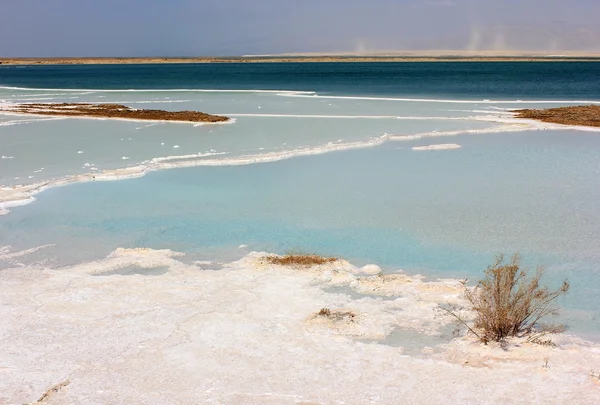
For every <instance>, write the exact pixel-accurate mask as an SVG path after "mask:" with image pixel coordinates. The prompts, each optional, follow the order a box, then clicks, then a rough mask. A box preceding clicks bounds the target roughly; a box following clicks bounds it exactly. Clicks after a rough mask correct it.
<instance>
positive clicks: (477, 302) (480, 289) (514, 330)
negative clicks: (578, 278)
mask: <svg viewBox="0 0 600 405" xmlns="http://www.w3.org/2000/svg"><path fill="white" fill-rule="evenodd" d="M544 273H545V269H544V268H543V267H538V268H536V270H535V272H534V273H533V275H530V272H528V271H527V270H524V269H522V268H521V266H520V259H519V255H517V254H515V255H513V256H512V258H511V259H510V260H509V261H505V258H504V256H502V255H500V256H498V258H497V259H496V262H495V263H494V264H493V265H491V266H489V267H488V268H487V270H486V271H485V277H484V279H483V280H480V281H479V282H478V283H477V286H476V287H475V288H474V289H472V290H470V289H467V290H466V291H465V298H466V299H467V301H468V303H469V306H470V308H471V309H472V310H473V311H474V312H475V322H474V325H473V328H472V327H470V326H469V325H467V323H466V322H465V321H464V320H463V319H462V318H461V317H460V316H458V315H457V314H456V311H452V310H448V309H446V311H447V312H449V313H450V314H451V315H452V316H454V317H455V318H457V319H458V320H459V321H460V322H461V323H462V324H463V325H465V326H466V327H467V328H468V329H469V330H470V331H471V332H473V333H474V334H475V335H476V336H477V337H479V339H480V340H481V341H482V342H484V343H487V342H489V341H496V342H504V341H505V339H506V338H508V337H512V336H516V337H525V336H527V337H529V341H530V342H532V343H538V344H542V345H548V346H551V345H552V341H550V340H547V339H543V338H544V336H545V335H546V334H548V333H561V332H562V331H564V327H563V326H562V325H552V326H549V327H545V328H543V327H542V328H537V327H536V325H537V323H538V322H539V321H540V320H541V319H542V318H544V317H546V316H547V315H553V314H556V313H557V308H556V307H555V305H554V304H555V300H556V299H557V298H558V297H560V296H561V295H563V294H566V293H567V291H569V283H568V282H567V281H566V280H565V281H563V284H562V285H561V286H560V287H559V288H557V289H555V290H551V289H550V288H548V287H546V286H543V285H542V283H541V281H542V278H543V276H544Z"/></svg>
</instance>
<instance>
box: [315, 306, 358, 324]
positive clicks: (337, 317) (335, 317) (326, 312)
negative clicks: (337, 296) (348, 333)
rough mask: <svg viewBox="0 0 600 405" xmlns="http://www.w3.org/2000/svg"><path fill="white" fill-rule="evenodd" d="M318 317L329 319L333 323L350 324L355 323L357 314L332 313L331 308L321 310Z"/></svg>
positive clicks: (346, 312)
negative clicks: (344, 321) (345, 322)
mask: <svg viewBox="0 0 600 405" xmlns="http://www.w3.org/2000/svg"><path fill="white" fill-rule="evenodd" d="M317 316H321V317H324V318H328V319H330V320H332V321H343V320H348V321H350V322H354V318H355V317H356V314H355V313H354V312H350V311H332V310H331V309H329V308H321V310H320V311H319V312H318V313H317Z"/></svg>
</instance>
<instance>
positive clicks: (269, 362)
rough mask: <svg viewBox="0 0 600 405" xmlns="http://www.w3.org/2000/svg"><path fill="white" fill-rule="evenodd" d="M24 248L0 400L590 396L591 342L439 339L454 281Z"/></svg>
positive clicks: (8, 261) (6, 282)
mask: <svg viewBox="0 0 600 405" xmlns="http://www.w3.org/2000/svg"><path fill="white" fill-rule="evenodd" d="M43 248H44V247H41V248H40V249H43ZM36 250H38V249H31V250H29V251H24V252H13V251H11V250H10V249H8V248H0V262H2V263H3V264H4V265H5V267H8V268H6V269H4V270H2V271H1V272H0V283H1V285H2V294H1V295H0V319H1V320H2V321H0V322H2V334H0V344H1V345H2V347H3V348H4V349H3V350H2V351H1V352H0V403H11V404H12V403H31V402H35V401H36V400H38V399H40V397H42V395H44V393H46V392H47V395H46V397H45V400H46V402H47V403H52V404H54V405H66V404H82V403H85V404H122V403H182V404H183V403H199V404H200V403H201V404H232V405H235V404H248V405H252V404H257V405H258V404H260V405H265V404H267V405H268V404H273V405H275V404H277V405H285V404H295V405H296V404H304V405H308V404H321V405H326V404H342V403H343V404H346V405H353V404H356V405H363V404H366V403H369V404H382V405H388V404H398V403H415V404H417V403H418V404H439V403H461V404H462V403H477V404H481V403H523V404H531V403H547V404H562V403H578V404H592V403H597V402H598V400H600V378H599V377H598V371H600V346H598V345H595V344H593V343H590V342H585V341H582V340H580V339H578V338H576V337H573V336H568V335H563V336H560V335H557V336H555V337H554V338H553V339H554V342H555V343H556V344H557V345H558V346H557V347H555V348H553V347H549V346H542V345H539V344H534V343H530V342H527V341H526V340H512V341H510V342H509V345H508V348H507V350H503V349H502V348H501V347H499V346H497V345H494V344H490V345H488V346H485V345H483V344H481V343H480V342H478V341H477V340H476V339H474V338H472V337H469V336H462V337H457V338H454V340H451V339H452V334H451V330H452V319H451V318H450V317H449V316H447V315H446V314H445V313H444V311H440V310H439V309H438V306H439V305H440V304H453V305H456V306H459V307H460V306H463V305H464V302H463V301H462V298H461V292H462V284H461V283H460V282H459V281H458V280H437V281H425V280H424V279H423V278H422V277H419V276H408V275H406V274H403V273H401V272H398V273H394V274H388V275H383V274H382V273H380V271H379V268H378V267H377V266H374V265H370V266H366V267H363V268H357V267H354V266H352V265H351V264H350V263H348V262H345V261H343V260H340V261H337V262H334V263H328V264H325V265H321V266H316V267H312V268H306V267H283V266H277V265H273V264H269V262H268V261H267V260H265V259H264V257H265V256H266V254H265V253H250V254H248V255H247V256H245V257H244V258H243V259H241V260H240V261H237V262H233V263H229V264H226V265H224V266H222V267H221V266H219V265H217V264H216V263H214V264H210V263H206V262H202V263H196V264H191V265H186V264H184V263H183V262H182V261H181V258H182V254H181V253H176V252H172V251H169V250H151V249H117V250H116V251H114V252H113V253H112V254H111V255H109V256H108V257H107V258H106V259H104V260H99V261H96V262H90V263H83V264H80V265H76V266H72V267H68V268H61V269H49V268H45V267H44V266H42V265H40V266H35V265H33V266H32V265H26V264H25V263H26V258H27V256H28V255H29V254H30V253H33V252H35V251H36ZM38 253H40V252H38ZM24 291H27V293H24ZM323 308H328V309H330V310H331V311H333V313H334V314H335V313H337V314H340V316H322V315H318V313H319V312H320V310H321V309H323ZM345 314H352V316H350V315H348V316H346V315H345ZM461 314H462V315H463V316H464V317H465V319H470V316H471V314H470V313H469V311H468V310H465V309H463V310H462V311H461ZM392 336H393V339H392ZM415 336H416V337H418V336H421V338H415ZM432 339H433V340H436V339H437V341H438V342H444V341H445V342H446V343H441V344H439V345H437V344H431V343H430V342H431V341H432ZM52 387H55V389H54V390H52V389H51V388H52Z"/></svg>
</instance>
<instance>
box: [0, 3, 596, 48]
mask: <svg viewBox="0 0 600 405" xmlns="http://www.w3.org/2000/svg"><path fill="white" fill-rule="evenodd" d="M599 16H600V0H569V1H566V0H363V1H360V0H102V1H98V0H0V57H60V56H65V57H66V56H71V57H77V56H81V57H84V56H90V57H91V56H236V55H247V54H280V53H319V52H320V53H329V52H362V53H370V52H371V53H372V52H386V51H403V50H466V51H473V52H476V51H483V50H495V51H543V52H549V53H551V54H554V53H560V52H561V51H586V52H600V23H598V19H599Z"/></svg>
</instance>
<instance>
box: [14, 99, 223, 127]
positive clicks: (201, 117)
mask: <svg viewBox="0 0 600 405" xmlns="http://www.w3.org/2000/svg"><path fill="white" fill-rule="evenodd" d="M7 110H8V111H11V112H16V113H19V114H35V115H53V116H63V117H98V118H124V119H135V120H148V121H185V122H225V121H228V120H229V118H227V117H223V116H220V115H210V114H206V113H203V112H199V111H164V110H137V109H134V108H130V107H127V106H125V105H121V104H89V103H55V104H52V103H47V104H46V103H41V104H34V103H32V104H17V105H15V106H11V107H8V108H7Z"/></svg>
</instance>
